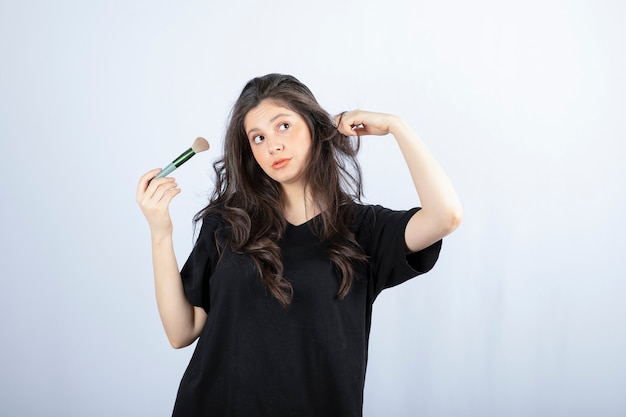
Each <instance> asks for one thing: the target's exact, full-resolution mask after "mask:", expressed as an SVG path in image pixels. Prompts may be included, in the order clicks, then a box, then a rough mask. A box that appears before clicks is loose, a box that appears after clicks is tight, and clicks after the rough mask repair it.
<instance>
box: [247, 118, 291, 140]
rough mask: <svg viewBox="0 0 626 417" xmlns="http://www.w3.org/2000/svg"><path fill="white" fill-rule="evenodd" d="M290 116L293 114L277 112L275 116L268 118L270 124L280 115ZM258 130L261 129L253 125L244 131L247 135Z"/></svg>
mask: <svg viewBox="0 0 626 417" xmlns="http://www.w3.org/2000/svg"><path fill="white" fill-rule="evenodd" d="M291 116H293V114H290V113H278V114H277V115H276V116H274V117H272V118H271V119H270V124H272V123H274V122H275V121H276V119H280V118H281V117H291ZM260 130H261V129H259V128H258V127H253V128H252V129H250V130H248V131H247V132H246V134H247V135H250V133H252V132H258V131H260Z"/></svg>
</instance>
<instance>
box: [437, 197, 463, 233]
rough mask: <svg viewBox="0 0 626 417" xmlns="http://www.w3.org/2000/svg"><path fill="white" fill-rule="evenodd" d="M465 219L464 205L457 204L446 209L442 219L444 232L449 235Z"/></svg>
mask: <svg viewBox="0 0 626 417" xmlns="http://www.w3.org/2000/svg"><path fill="white" fill-rule="evenodd" d="M462 221H463V207H461V205H460V204H459V205H457V206H454V207H450V208H449V209H448V210H446V215H445V217H444V219H443V221H442V229H443V234H444V235H448V234H450V233H452V232H454V231H455V230H456V229H457V227H459V226H460V225H461V222H462Z"/></svg>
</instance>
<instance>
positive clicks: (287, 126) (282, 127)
mask: <svg viewBox="0 0 626 417" xmlns="http://www.w3.org/2000/svg"><path fill="white" fill-rule="evenodd" d="M287 129H289V123H286V122H285V123H281V124H279V125H278V130H287Z"/></svg>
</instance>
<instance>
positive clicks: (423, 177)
mask: <svg viewBox="0 0 626 417" xmlns="http://www.w3.org/2000/svg"><path fill="white" fill-rule="evenodd" d="M389 133H390V134H392V135H393V137H394V138H395V140H396V141H397V143H398V145H399V146H400V149H401V151H402V154H403V155H404V158H405V160H406V162H407V164H408V167H409V170H410V173H411V177H412V180H413V183H414V185H415V188H416V190H417V192H418V195H419V198H420V201H421V204H422V208H421V209H419V208H415V209H412V210H408V211H392V210H389V209H386V208H383V207H381V206H374V205H364V204H362V203H360V197H361V191H362V184H361V173H360V169H359V165H358V162H357V160H356V152H357V150H358V143H359V140H360V137H361V136H365V135H386V134H389ZM355 137H356V138H355ZM214 168H215V171H216V174H217V177H216V185H215V191H214V193H213V195H212V197H211V199H210V202H209V204H208V205H207V207H206V208H204V209H203V210H202V211H201V212H199V213H198V214H197V215H196V220H199V221H200V220H201V221H202V226H201V229H200V233H199V236H198V239H197V241H196V244H195V246H194V249H193V251H192V253H191V255H190V256H189V258H188V260H187V261H186V263H185V264H184V266H183V268H182V270H181V271H180V273H179V268H178V266H177V263H176V258H175V256H174V250H173V245H172V222H171V219H170V216H169V212H168V207H169V204H170V202H171V201H172V199H173V198H174V197H175V196H176V195H178V194H179V193H180V189H179V188H178V185H177V184H176V182H175V180H174V179H173V178H159V179H154V180H152V181H151V179H153V177H154V176H155V175H156V174H157V173H158V172H159V170H158V169H155V170H152V171H149V172H148V173H146V174H145V175H144V176H143V177H141V179H140V181H139V185H138V189H137V202H138V204H139V206H140V207H141V210H142V211H143V213H144V215H145V217H146V219H147V220H148V223H149V226H150V231H151V238H152V253H153V264H154V279H155V286H156V297H157V303H158V309H159V313H160V316H161V320H162V322H163V326H164V328H165V332H166V333H167V337H168V339H169V341H170V343H171V344H172V346H173V347H175V348H181V347H184V346H188V345H189V344H191V343H193V342H194V341H195V340H196V339H198V343H197V345H196V348H195V351H194V354H193V357H192V359H191V362H190V364H189V366H188V368H187V371H186V372H185V374H184V376H183V379H182V381H181V384H180V388H179V391H178V396H177V399H176V404H175V406H174V412H173V415H174V416H209V415H210V416H272V417H280V416H326V417H328V416H341V417H347V416H361V415H362V404H363V386H364V381H365V368H366V363H367V349H368V338H369V331H370V323H371V313H372V304H373V302H374V300H375V298H376V296H377V295H378V294H379V293H380V292H381V291H382V290H383V289H385V288H389V287H392V286H394V285H397V284H400V283H402V282H404V281H406V280H408V279H410V278H412V277H414V276H416V275H418V274H421V273H425V272H427V271H428V270H430V269H431V268H432V267H433V265H434V264H435V262H436V260H437V258H438V255H439V250H440V248H441V239H442V238H443V237H444V236H446V235H447V234H449V233H450V232H452V231H453V230H454V229H455V228H456V227H457V226H458V225H459V223H460V221H461V216H462V214H461V212H462V209H461V205H460V203H459V200H458V197H457V195H456V192H455V190H454V188H453V186H452V185H451V183H450V181H449V180H448V178H447V176H446V174H445V173H444V171H443V170H442V169H441V167H440V166H439V164H438V163H437V162H436V161H435V159H434V158H433V157H432V155H431V154H430V153H429V152H428V151H427V150H426V148H425V146H424V145H423V143H422V141H421V140H420V139H419V138H418V136H417V135H416V134H415V133H414V132H413V130H411V128H410V127H409V126H407V124H406V123H404V121H403V120H401V119H400V118H398V117H396V116H392V115H388V114H381V113H371V112H366V111H361V110H356V111H349V112H344V113H341V114H339V115H337V116H335V117H334V118H333V117H331V116H330V115H329V114H328V113H326V112H325V111H324V110H323V109H322V108H321V107H320V105H319V104H318V103H317V101H316V100H315V98H314V96H313V94H312V93H311V91H309V89H308V88H307V87H306V86H305V85H303V84H302V83H300V82H299V81H298V80H297V79H295V78H294V77H292V76H288V75H280V74H270V75H266V76H264V77H259V78H255V79H253V80H251V81H250V82H248V84H247V85H246V86H245V87H244V89H243V91H242V93H241V95H240V97H239V99H238V100H237V102H236V103H235V106H234V108H233V110H232V113H231V116H230V122H229V125H228V128H227V131H226V135H225V139H224V154H223V156H222V158H221V159H220V160H218V161H217V162H216V163H215V164H214Z"/></svg>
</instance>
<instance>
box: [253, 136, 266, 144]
mask: <svg viewBox="0 0 626 417" xmlns="http://www.w3.org/2000/svg"><path fill="white" fill-rule="evenodd" d="M264 140H265V136H263V135H256V136H255V137H253V138H252V142H254V143H256V144H257V145H258V144H259V143H262V142H263V141H264Z"/></svg>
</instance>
